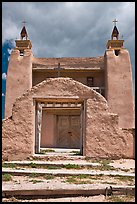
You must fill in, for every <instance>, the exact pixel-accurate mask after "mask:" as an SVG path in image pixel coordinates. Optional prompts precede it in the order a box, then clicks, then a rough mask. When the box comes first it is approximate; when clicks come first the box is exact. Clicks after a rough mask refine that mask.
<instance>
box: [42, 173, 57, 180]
mask: <svg viewBox="0 0 137 204" xmlns="http://www.w3.org/2000/svg"><path fill="white" fill-rule="evenodd" d="M43 177H44V178H45V179H47V180H50V179H54V178H55V177H56V176H55V175H53V174H46V175H44V176H43Z"/></svg>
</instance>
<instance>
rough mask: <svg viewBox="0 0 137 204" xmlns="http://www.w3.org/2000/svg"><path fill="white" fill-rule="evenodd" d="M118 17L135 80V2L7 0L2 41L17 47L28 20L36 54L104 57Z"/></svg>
mask: <svg viewBox="0 0 137 204" xmlns="http://www.w3.org/2000/svg"><path fill="white" fill-rule="evenodd" d="M114 19H117V20H118V23H117V28H118V30H119V33H120V38H122V36H123V39H124V40H125V43H124V47H125V48H127V49H128V50H129V52H130V55H131V62H132V67H133V79H134V72H135V3H134V2H3V3H2V43H3V45H4V43H5V42H6V41H7V40H10V41H11V42H12V43H13V46H15V44H14V41H15V39H16V38H17V39H19V38H20V31H21V28H22V25H23V24H22V21H24V20H25V21H26V22H27V23H26V29H27V31H28V35H29V39H30V40H31V42H32V46H33V47H32V50H33V54H34V56H35V57H94V56H103V55H104V52H105V49H106V43H107V40H108V39H110V38H111V32H112V29H113V20H114ZM10 52H11V51H10V50H9V54H10ZM3 70H5V69H3ZM5 73H6V71H4V72H3V75H2V77H3V80H6V74H5Z"/></svg>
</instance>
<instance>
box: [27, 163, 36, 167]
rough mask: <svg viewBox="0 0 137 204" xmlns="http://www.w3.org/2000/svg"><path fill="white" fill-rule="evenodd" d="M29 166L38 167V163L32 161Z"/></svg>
mask: <svg viewBox="0 0 137 204" xmlns="http://www.w3.org/2000/svg"><path fill="white" fill-rule="evenodd" d="M28 166H29V167H31V168H37V167H38V165H37V164H35V163H33V162H31V163H30V164H29V165H28Z"/></svg>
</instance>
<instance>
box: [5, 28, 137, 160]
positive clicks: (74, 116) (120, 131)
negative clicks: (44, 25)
mask: <svg viewBox="0 0 137 204" xmlns="http://www.w3.org/2000/svg"><path fill="white" fill-rule="evenodd" d="M31 48H32V44H31V41H30V40H29V39H28V34H27V31H26V28H25V26H24V27H23V28H22V31H21V38H20V40H16V47H15V48H14V50H13V51H12V53H11V56H10V60H9V65H8V72H7V82H6V98H5V119H4V120H3V124H2V157H3V159H4V160H20V159H26V158H27V157H29V156H32V155H34V154H40V153H41V149H42V148H66V149H80V153H81V155H83V156H87V157H91V158H112V159H117V158H134V128H135V124H134V98H133V84H132V67H131V62H130V55H129V52H128V50H127V49H125V48H124V40H120V39H119V31H118V29H117V27H116V25H115V26H114V28H113V31H112V36H111V40H108V42H107V48H106V50H105V53H104V56H99V57H79V58H78V57H77V58H75V57H72V58H65V57H64V58H37V57H34V56H33V53H32V50H31Z"/></svg>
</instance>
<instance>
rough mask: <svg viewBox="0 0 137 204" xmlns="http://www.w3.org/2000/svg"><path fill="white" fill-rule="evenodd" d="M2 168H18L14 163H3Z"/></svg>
mask: <svg viewBox="0 0 137 204" xmlns="http://www.w3.org/2000/svg"><path fill="white" fill-rule="evenodd" d="M2 167H4V168H16V167H17V165H16V164H14V163H2Z"/></svg>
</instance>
